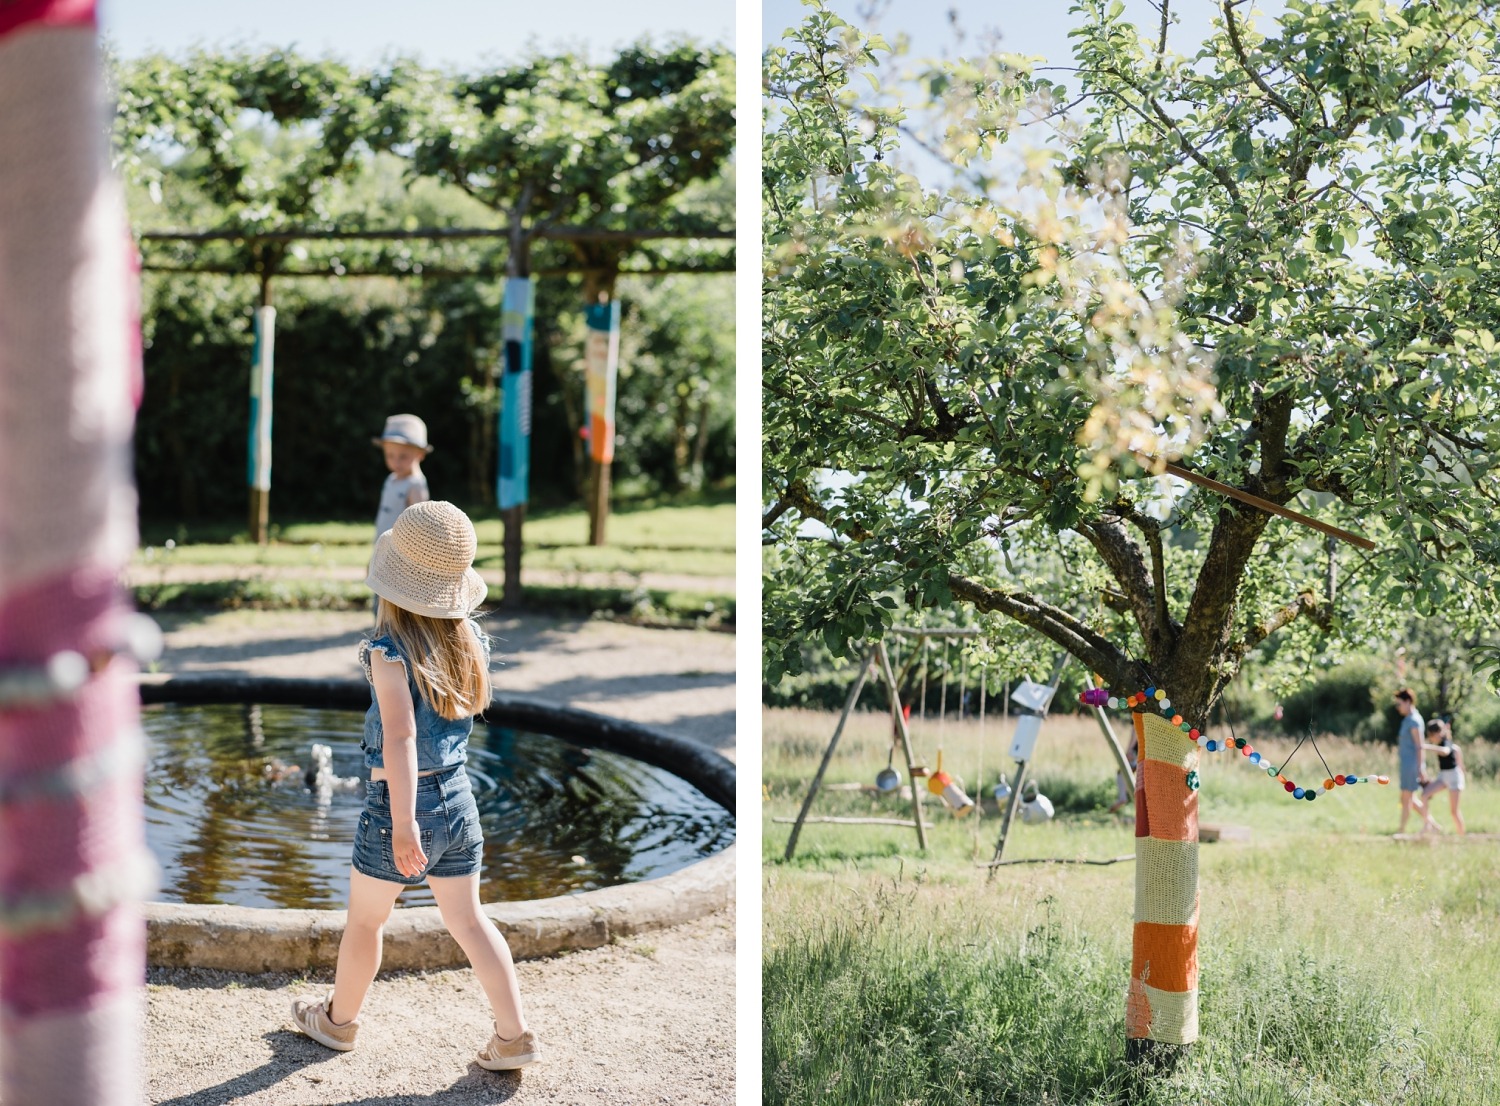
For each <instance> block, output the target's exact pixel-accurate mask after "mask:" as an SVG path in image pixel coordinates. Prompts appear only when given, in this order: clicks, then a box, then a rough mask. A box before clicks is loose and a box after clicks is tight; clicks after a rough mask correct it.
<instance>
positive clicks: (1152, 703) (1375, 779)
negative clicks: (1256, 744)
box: [1078, 687, 1391, 802]
mask: <svg viewBox="0 0 1500 1106" xmlns="http://www.w3.org/2000/svg"><path fill="white" fill-rule="evenodd" d="M1078 700H1079V702H1081V703H1082V704H1083V705H1084V706H1089V707H1109V708H1110V709H1111V710H1118V709H1119V708H1120V707H1125V708H1127V709H1129V710H1132V711H1136V710H1139V711H1144V710H1156V711H1159V712H1160V713H1161V715H1162V717H1163V718H1165V719H1166V720H1167V721H1168V722H1170V723H1171V724H1172V725H1173V726H1176V727H1177V728H1179V729H1180V730H1181V731H1182V732H1183V733H1185V734H1187V736H1188V739H1189V740H1191V741H1193V742H1194V743H1196V744H1199V745H1201V747H1202V748H1203V750H1204V751H1205V752H1209V753H1215V752H1218V751H1220V750H1221V749H1235V750H1237V751H1238V752H1239V754H1240V755H1241V756H1243V757H1245V758H1246V761H1247V763H1249V764H1251V765H1253V766H1255V767H1256V768H1257V769H1262V770H1264V771H1265V773H1266V775H1267V776H1269V777H1270V778H1272V779H1274V780H1275V781H1276V782H1277V783H1279V784H1281V785H1282V787H1283V788H1284V789H1285V791H1286V792H1287V794H1289V795H1291V797H1292V798H1293V799H1306V800H1307V801H1308V802H1311V801H1312V800H1314V799H1316V798H1317V797H1318V795H1319V793H1320V791H1332V790H1333V789H1334V788H1335V787H1352V786H1353V785H1355V784H1359V783H1367V784H1368V783H1378V784H1380V785H1381V786H1384V785H1386V784H1388V783H1390V782H1391V779H1390V777H1389V776H1356V775H1354V774H1352V773H1350V774H1343V773H1340V774H1338V775H1335V774H1334V773H1333V770H1332V769H1331V768H1329V767H1328V761H1327V760H1326V759H1324V757H1323V752H1322V750H1320V749H1319V748H1318V743H1317V741H1315V740H1313V738H1312V736H1311V735H1310V734H1309V735H1304V736H1303V737H1302V738H1301V739H1300V740H1299V741H1298V742H1297V744H1296V745H1295V746H1294V747H1293V749H1292V751H1291V753H1290V754H1289V755H1288V756H1287V758H1286V760H1284V761H1282V763H1281V766H1280V767H1277V766H1276V765H1274V764H1272V763H1270V761H1269V759H1268V758H1267V757H1264V756H1262V755H1261V754H1260V753H1259V752H1257V751H1256V750H1255V749H1254V748H1253V747H1252V746H1251V745H1250V743H1249V742H1248V741H1246V740H1245V739H1244V738H1243V737H1238V736H1235V734H1234V727H1233V726H1230V728H1229V732H1230V739H1229V740H1227V741H1226V740H1222V739H1218V738H1211V737H1209V736H1208V735H1207V734H1205V733H1203V732H1202V731H1201V730H1199V729H1198V728H1197V727H1196V726H1193V725H1192V724H1191V723H1189V722H1186V721H1184V720H1183V717H1182V715H1181V714H1174V713H1173V711H1172V700H1171V699H1169V698H1167V693H1166V690H1165V689H1163V688H1159V687H1148V688H1146V690H1145V691H1138V692H1136V693H1135V694H1133V695H1127V696H1120V695H1117V694H1116V693H1115V692H1113V691H1108V690H1106V689H1104V688H1102V687H1091V688H1089V689H1088V690H1086V691H1084V693H1083V694H1082V695H1080V696H1079V697H1078ZM1309 741H1311V742H1312V747H1313V751H1314V752H1316V753H1317V754H1318V759H1319V760H1320V761H1322V762H1323V769H1324V771H1326V772H1327V773H1328V775H1327V776H1326V777H1324V779H1323V786H1322V787H1321V788H1317V787H1302V786H1300V785H1298V784H1297V782H1296V781H1295V780H1291V779H1288V778H1287V777H1286V774H1285V773H1286V766H1287V765H1288V764H1289V763H1291V760H1292V757H1294V756H1296V755H1297V750H1298V749H1300V748H1302V746H1303V745H1304V744H1305V743H1307V742H1309ZM1198 782H1199V781H1198V773H1197V772H1189V773H1188V776H1187V784H1188V786H1189V787H1191V788H1192V789H1193V790H1195V791H1196V790H1197V789H1198Z"/></svg>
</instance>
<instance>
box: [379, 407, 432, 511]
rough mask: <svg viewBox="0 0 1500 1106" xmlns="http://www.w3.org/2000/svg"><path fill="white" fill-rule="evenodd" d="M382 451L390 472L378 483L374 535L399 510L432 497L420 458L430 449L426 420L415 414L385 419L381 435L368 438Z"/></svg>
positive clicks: (430, 450)
mask: <svg viewBox="0 0 1500 1106" xmlns="http://www.w3.org/2000/svg"><path fill="white" fill-rule="evenodd" d="M370 441H371V442H373V443H374V444H375V445H378V446H379V447H380V449H381V452H382V453H384V454H385V467H386V468H388V469H390V471H391V474H390V475H389V476H387V477H386V478H385V483H384V484H382V485H381V487H380V507H379V508H378V509H377V510H376V512H375V537H376V538H377V539H379V537H380V535H381V534H384V533H385V532H386V531H387V530H389V529H390V528H391V527H392V526H394V525H396V519H397V518H398V517H400V515H401V512H402V511H404V510H406V508H408V507H410V506H412V505H413V504H417V503H423V502H425V501H427V500H428V499H431V498H432V496H431V493H429V492H428V490H427V477H426V476H425V475H424V474H423V472H422V459H423V458H424V457H426V456H427V455H428V454H429V453H431V452H432V446H430V445H428V444H427V424H426V423H425V422H423V421H422V420H421V419H419V418H417V416H416V415H392V416H391V417H390V418H388V419H386V420H385V429H384V430H382V431H381V433H380V437H378V438H371V439H370Z"/></svg>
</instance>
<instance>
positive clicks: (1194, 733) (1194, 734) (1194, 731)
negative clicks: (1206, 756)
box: [1188, 728, 1199, 741]
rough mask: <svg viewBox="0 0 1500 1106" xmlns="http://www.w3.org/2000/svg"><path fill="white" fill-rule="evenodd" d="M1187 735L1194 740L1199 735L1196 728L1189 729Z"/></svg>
mask: <svg viewBox="0 0 1500 1106" xmlns="http://www.w3.org/2000/svg"><path fill="white" fill-rule="evenodd" d="M1188 736H1189V737H1191V738H1192V739H1193V740H1194V741H1197V740H1198V736H1199V735H1198V730H1197V729H1196V728H1194V729H1191V730H1189V731H1188Z"/></svg>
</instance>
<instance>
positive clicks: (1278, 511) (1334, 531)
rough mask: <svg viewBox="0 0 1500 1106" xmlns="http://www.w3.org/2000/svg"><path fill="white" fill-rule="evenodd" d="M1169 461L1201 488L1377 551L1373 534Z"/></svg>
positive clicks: (1175, 472)
mask: <svg viewBox="0 0 1500 1106" xmlns="http://www.w3.org/2000/svg"><path fill="white" fill-rule="evenodd" d="M1140 460H1141V462H1142V463H1143V464H1145V465H1146V466H1147V467H1150V465H1151V464H1152V463H1153V462H1152V458H1150V457H1144V456H1143V457H1141V458H1140ZM1165 464H1166V469H1167V472H1169V473H1171V474H1172V475H1173V476H1176V477H1178V478H1180V479H1182V480H1186V481H1187V482H1188V483H1189V484H1197V485H1198V486H1199V487H1200V488H1207V489H1208V490H1209V491H1211V492H1218V493H1219V494H1220V495H1227V496H1228V497H1229V498H1230V499H1237V500H1239V501H1240V502H1241V503H1245V504H1248V505H1249V506H1251V507H1254V508H1256V510H1260V511H1265V512H1267V513H1268V514H1273V515H1279V516H1281V517H1282V518H1285V519H1290V520H1291V521H1292V522H1295V523H1298V524H1300V525H1302V526H1306V527H1308V528H1310V529H1313V530H1316V531H1318V533H1320V534H1327V535H1328V536H1329V537H1331V538H1338V539H1339V541H1346V542H1348V543H1349V544H1350V545H1357V546H1359V548H1361V549H1366V550H1370V551H1373V550H1374V549H1375V543H1374V542H1372V541H1371V540H1370V539H1369V538H1364V537H1360V535H1358V534H1351V533H1350V532H1349V531H1348V530H1340V529H1339V528H1338V527H1337V526H1330V525H1329V524H1328V523H1326V522H1319V521H1318V520H1317V519H1315V518H1312V517H1310V516H1308V515H1304V514H1301V513H1300V512H1297V511H1293V510H1290V509H1289V508H1286V507H1283V506H1282V505H1281V504H1279V503H1272V502H1271V501H1270V500H1269V499H1262V498H1261V497H1260V496H1258V495H1251V494H1250V493H1249V492H1247V491H1244V490H1242V489H1240V488H1236V487H1234V486H1233V485H1231V484H1225V483H1221V482H1220V481H1218V480H1214V479H1213V478H1211V477H1208V476H1204V475H1202V474H1201V473H1196V472H1193V471H1191V470H1190V469H1185V468H1183V467H1182V466H1181V465H1179V464H1175V463H1174V462H1172V461H1167V462H1165Z"/></svg>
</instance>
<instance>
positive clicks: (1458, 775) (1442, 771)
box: [1422, 718, 1464, 835]
mask: <svg viewBox="0 0 1500 1106" xmlns="http://www.w3.org/2000/svg"><path fill="white" fill-rule="evenodd" d="M1427 741H1428V744H1426V745H1424V746H1423V748H1426V749H1430V750H1432V751H1433V752H1434V753H1436V754H1437V755H1438V774H1437V779H1435V780H1428V781H1427V786H1425V787H1423V788H1422V801H1423V802H1424V803H1426V804H1427V805H1428V806H1429V807H1431V805H1432V797H1433V796H1434V795H1436V794H1437V793H1438V792H1439V791H1442V790H1443V789H1444V788H1446V789H1447V791H1448V809H1449V810H1451V811H1452V812H1453V828H1454V829H1456V830H1458V832H1459V834H1460V835H1461V834H1462V833H1463V832H1464V816H1463V815H1462V814H1460V813H1459V812H1458V804H1459V803H1460V802H1461V801H1462V800H1463V797H1464V755H1463V752H1462V751H1461V750H1460V749H1459V747H1458V746H1457V745H1455V744H1454V742H1453V727H1452V726H1451V725H1450V724H1449V723H1448V722H1445V721H1444V720H1443V719H1441V718H1434V719H1432V720H1431V721H1430V722H1428V723H1427ZM1435 826H1436V823H1434V827H1435Z"/></svg>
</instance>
